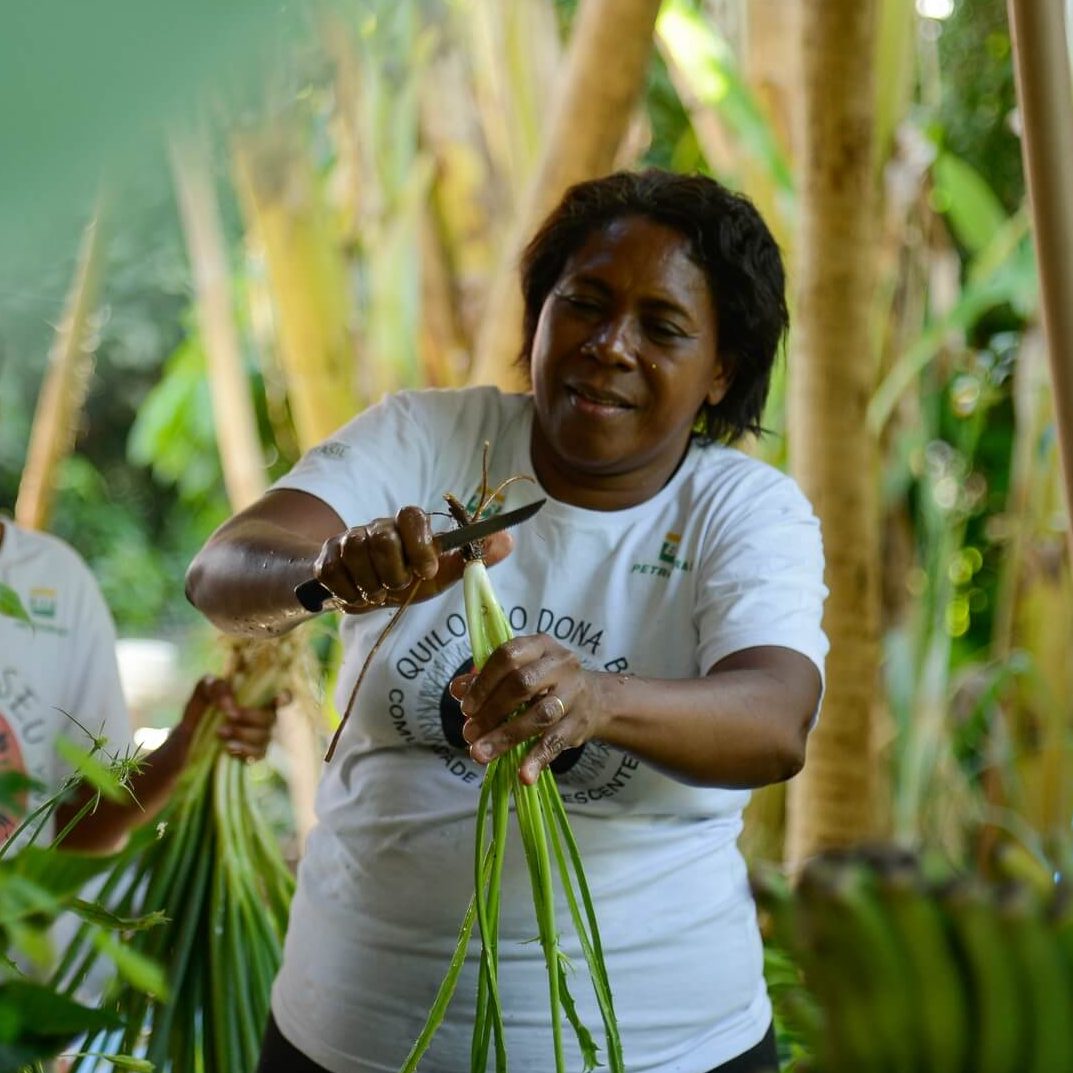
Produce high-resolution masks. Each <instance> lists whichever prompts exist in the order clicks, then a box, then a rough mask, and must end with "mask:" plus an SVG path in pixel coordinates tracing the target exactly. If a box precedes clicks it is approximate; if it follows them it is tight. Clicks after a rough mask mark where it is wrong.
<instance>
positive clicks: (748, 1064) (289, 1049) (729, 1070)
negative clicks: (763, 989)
mask: <svg viewBox="0 0 1073 1073" xmlns="http://www.w3.org/2000/svg"><path fill="white" fill-rule="evenodd" d="M778 1069H779V1056H778V1052H777V1051H776V1049H775V1030H774V1028H772V1027H770V1026H769V1027H768V1030H767V1034H766V1035H765V1036H764V1038H763V1039H762V1040H761V1041H760V1042H759V1043H758V1044H757V1045H756V1046H755V1047H750V1048H749V1049H748V1050H747V1051H746V1052H745V1053H744V1054H739V1055H738V1057H737V1058H731V1059H730V1061H729V1062H724V1063H723V1064H722V1065H721V1066H717V1067H716V1068H715V1069H713V1070H711V1073H778ZM257 1073H328V1071H327V1070H326V1069H325V1068H324V1067H323V1066H319V1065H317V1063H316V1062H314V1061H312V1060H311V1059H309V1058H307V1057H306V1056H305V1055H304V1054H302V1052H301V1051H299V1050H298V1049H297V1048H295V1047H293V1046H292V1045H291V1044H290V1043H288V1042H287V1040H285V1039H284V1038H283V1033H282V1032H280V1030H279V1027H278V1025H277V1024H276V1019H275V1018H274V1017H273V1016H272V1015H271V1014H269V1015H268V1028H266V1029H265V1038H264V1043H263V1045H262V1047H261V1061H260V1063H259V1064H258V1066H257Z"/></svg>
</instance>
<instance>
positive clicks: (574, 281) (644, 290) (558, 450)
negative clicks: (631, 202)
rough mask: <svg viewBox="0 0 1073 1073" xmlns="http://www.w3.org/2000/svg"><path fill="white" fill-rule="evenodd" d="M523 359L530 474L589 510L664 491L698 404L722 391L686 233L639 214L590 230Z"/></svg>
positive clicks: (712, 328)
mask: <svg viewBox="0 0 1073 1073" xmlns="http://www.w3.org/2000/svg"><path fill="white" fill-rule="evenodd" d="M530 362H531V371H532V379H533V397H534V402H535V405H536V421H535V423H534V431H533V445H532V449H533V464H534V467H535V468H536V472H537V476H538V477H539V478H540V480H541V483H542V484H543V485H544V487H545V488H546V489H547V490H548V491H549V492H550V493H551V494H552V495H553V496H554V497H555V498H556V499H561V500H563V501H565V502H568V503H573V504H575V505H577V506H582V507H588V508H590V509H594V510H619V509H622V508H624V507H628V506H633V505H634V504H636V503H640V502H643V501H644V500H645V499H648V498H650V497H651V496H652V495H654V494H655V493H656V492H657V491H659V489H660V488H662V487H663V485H664V484H666V482H667V481H668V480H669V479H670V477H671V475H672V474H673V473H674V471H675V469H676V468H677V467H678V463H679V462H680V461H681V459H682V456H683V454H684V453H685V450H686V447H687V446H688V443H689V438H690V434H691V432H692V428H693V423H694V421H695V419H696V416H697V413H698V411H699V410H700V408H701V406H702V405H703V404H704V403H705V402H708V403H716V402H718V401H719V400H720V399H721V398H722V397H723V396H724V395H725V394H726V391H727V389H728V387H729V379H728V378H727V376H726V374H725V371H724V369H723V366H722V363H721V362H720V361H719V359H718V357H717V355H716V311H715V306H714V303H713V301H712V296H711V293H710V291H709V288H708V281H707V279H706V277H705V275H704V272H703V271H702V270H701V269H700V267H698V265H697V264H696V263H695V262H694V261H693V260H692V258H691V256H690V247H689V242H688V240H687V239H686V238H685V236H683V235H682V234H680V233H679V232H678V231H676V230H674V229H673V228H670V227H666V226H664V225H663V224H660V223H657V222H656V221H654V220H651V219H649V218H647V217H644V216H626V217H622V218H620V219H617V220H613V221H612V222H611V223H609V224H607V225H606V226H605V227H604V228H602V229H601V230H599V231H594V232H593V233H592V234H591V235H590V236H589V238H588V239H587V240H586V242H585V243H584V245H583V246H581V248H580V249H579V250H578V251H577V252H576V253H575V254H574V256H573V257H572V258H571V259H570V260H569V261H568V262H567V263H566V266H565V267H564V268H563V272H562V275H561V276H560V277H559V279H558V281H557V282H556V284H555V286H554V287H552V289H551V292H550V293H549V294H548V297H547V299H546V300H545V302H544V306H543V308H542V309H541V312H540V318H539V320H538V322H537V328H536V332H535V334H534V337H533V346H532V353H531V355H530Z"/></svg>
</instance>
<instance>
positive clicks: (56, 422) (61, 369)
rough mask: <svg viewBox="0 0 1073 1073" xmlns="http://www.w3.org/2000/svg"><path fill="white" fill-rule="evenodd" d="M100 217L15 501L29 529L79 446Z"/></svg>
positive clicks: (71, 297) (59, 336)
mask: <svg viewBox="0 0 1073 1073" xmlns="http://www.w3.org/2000/svg"><path fill="white" fill-rule="evenodd" d="M101 217H102V212H101V210H100V209H98V210H97V212H96V213H95V214H94V216H93V219H92V220H90V222H89V224H88V225H87V226H86V230H85V233H84V234H83V236H82V245H81V248H80V249H79V253H78V261H77V264H76V268H75V275H74V279H73V281H72V283H71V289H70V291H68V294H67V301H66V305H65V307H64V314H63V319H62V320H61V321H60V324H59V326H58V327H57V329H56V334H55V336H54V337H53V342H52V349H51V351H50V353H49V359H48V371H47V372H46V373H45V379H44V383H43V384H42V386H41V393H40V395H39V396H38V399H37V408H36V410H35V411H34V421H33V426H32V427H31V430H30V445H29V449H28V451H27V457H26V466H25V468H24V469H23V472H22V478H21V480H20V481H19V491H18V496H17V498H16V500H15V521H16V522H18V523H19V525H22V526H25V527H26V528H27V529H44V528H46V527H47V526H48V522H49V518H50V516H51V514H52V504H53V500H54V498H55V493H56V473H57V470H58V468H59V465H60V463H61V462H62V461H63V460H64V459H65V458H66V457H67V455H69V454H70V452H71V448H72V447H73V446H74V442H75V435H76V432H77V429H78V422H79V418H80V416H81V413H82V407H83V406H84V405H85V401H86V393H87V392H88V390H89V381H90V377H91V376H92V374H93V362H94V355H95V351H96V342H97V341H96V337H95V331H94V327H93V325H92V323H91V318H92V314H93V311H94V309H95V308H96V304H97V297H98V294H99V291H100V276H101V262H102V259H103V248H104V241H103V234H104V228H103V225H102V222H101Z"/></svg>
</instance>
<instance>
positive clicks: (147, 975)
mask: <svg viewBox="0 0 1073 1073" xmlns="http://www.w3.org/2000/svg"><path fill="white" fill-rule="evenodd" d="M93 945H94V946H95V947H96V948H97V949H98V950H99V951H100V952H101V953H102V954H104V956H105V957H107V958H111V960H112V961H114V962H115V967H116V969H117V970H118V971H119V975H120V976H122V977H123V979H124V980H126V981H127V983H129V984H130V986H131V987H134V988H137V990H139V991H144V992H145V993H146V994H147V995H153V996H155V997H156V998H159V999H161V1000H166V999H167V997H168V982H167V980H166V978H165V976H164V970H163V969H162V968H161V967H160V966H159V965H158V964H157V963H156V962H155V961H153V960H152V959H150V958H147V957H146V956H145V955H144V954H140V953H138V951H137V950H135V949H134V948H133V947H131V946H128V945H127V944H125V943H121V942H119V941H117V940H116V939H114V938H112V936H110V935H108V934H107V933H105V932H98V933H97V934H96V935H94V937H93Z"/></svg>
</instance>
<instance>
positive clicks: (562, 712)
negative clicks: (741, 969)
mask: <svg viewBox="0 0 1073 1073" xmlns="http://www.w3.org/2000/svg"><path fill="white" fill-rule="evenodd" d="M548 700H553V701H555V703H556V704H558V705H559V718H558V719H556V720H555V721H556V722H559V720H561V719H565V718H566V705H565V704H564V703H563V698H562V697H560V696H559V694H558V693H549V694H548Z"/></svg>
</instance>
